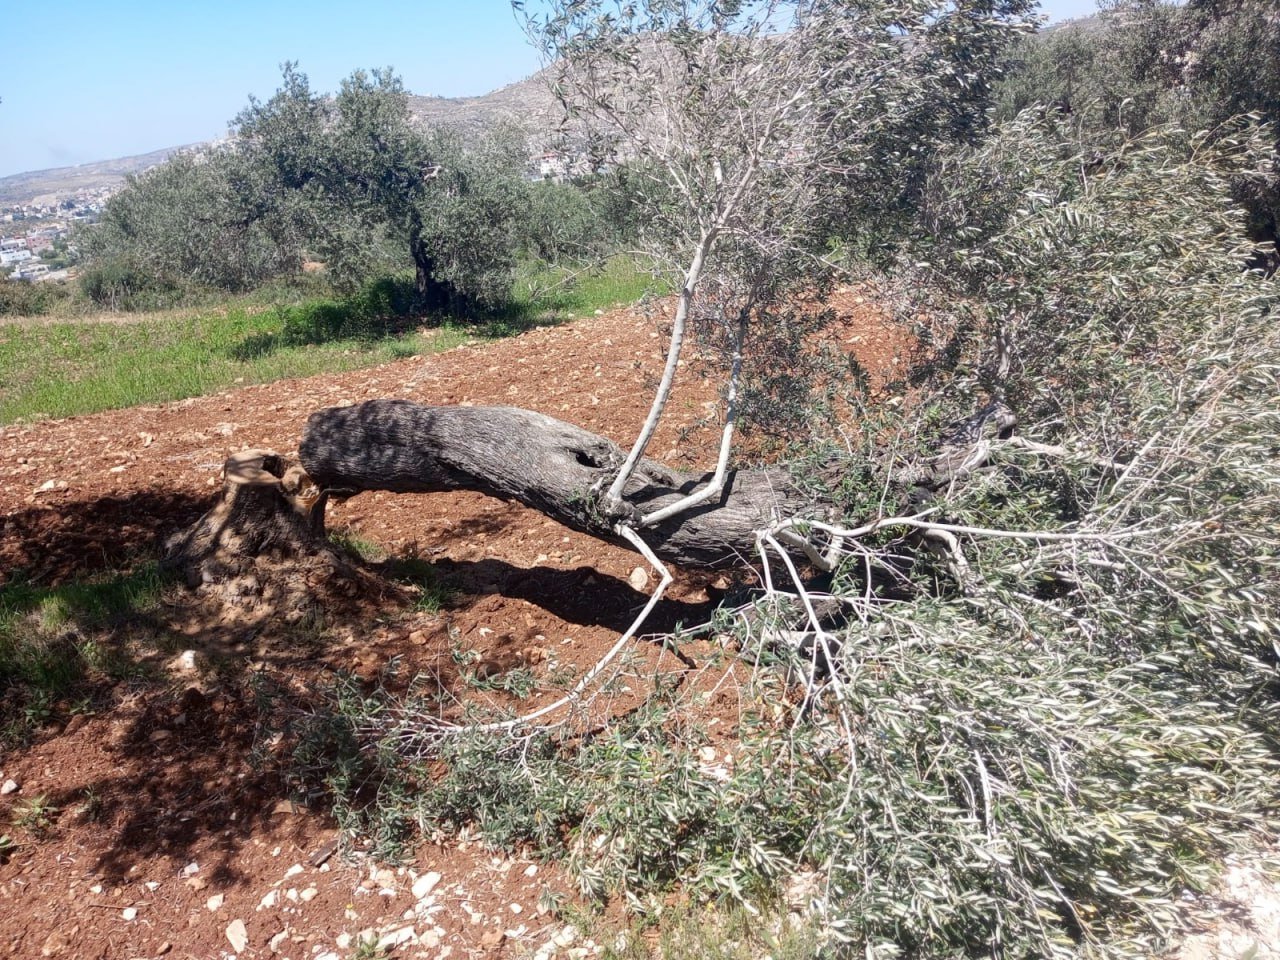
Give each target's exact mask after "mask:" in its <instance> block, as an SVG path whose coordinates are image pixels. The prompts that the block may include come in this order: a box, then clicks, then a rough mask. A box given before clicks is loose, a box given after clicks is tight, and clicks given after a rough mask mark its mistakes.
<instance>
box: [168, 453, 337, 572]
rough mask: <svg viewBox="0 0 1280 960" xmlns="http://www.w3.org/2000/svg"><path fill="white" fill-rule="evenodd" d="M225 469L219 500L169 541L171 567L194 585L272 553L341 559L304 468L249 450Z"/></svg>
mask: <svg viewBox="0 0 1280 960" xmlns="http://www.w3.org/2000/svg"><path fill="white" fill-rule="evenodd" d="M224 472H225V477H226V479H225V482H224V484H223V489H222V499H221V500H220V501H219V502H218V504H217V505H216V506H215V507H214V508H213V509H212V510H210V511H209V512H208V513H206V514H205V515H204V516H202V517H201V518H200V519H199V520H197V521H196V522H195V523H194V524H192V525H191V526H190V527H188V528H187V529H186V530H183V531H181V532H180V533H177V534H175V535H174V536H172V537H170V538H169V540H168V542H167V543H166V544H165V564H166V566H168V567H169V568H170V569H174V570H177V571H179V572H181V574H182V576H183V578H184V579H185V580H186V581H187V584H188V585H189V586H191V587H198V586H200V585H201V584H208V583H221V582H224V581H226V580H228V579H230V578H232V577H235V576H237V575H238V574H240V573H241V572H243V571H244V570H245V569H247V567H248V565H250V564H252V563H253V561H254V560H255V559H256V558H258V557H261V556H270V555H273V554H274V555H275V556H277V557H278V558H280V559H283V558H284V557H308V556H310V557H320V556H323V557H324V558H325V559H326V560H330V561H333V562H335V563H342V561H341V559H340V558H339V557H338V556H337V554H335V553H334V551H333V550H332V548H331V547H330V546H329V545H328V543H327V542H326V540H325V538H324V528H323V523H322V522H321V521H320V520H319V519H317V518H318V517H319V518H322V517H323V510H324V503H323V499H322V498H319V499H318V498H316V497H315V496H314V485H313V484H312V483H311V481H310V480H309V479H308V478H307V475H306V474H305V472H303V470H302V468H301V467H298V466H296V465H293V466H289V465H287V464H286V462H285V460H284V459H283V458H282V457H280V456H279V455H278V454H276V453H273V452H271V451H270V450H244V451H242V452H240V453H237V454H233V455H232V456H231V457H229V458H228V459H227V461H226V464H225V466H224ZM317 508H318V509H317Z"/></svg>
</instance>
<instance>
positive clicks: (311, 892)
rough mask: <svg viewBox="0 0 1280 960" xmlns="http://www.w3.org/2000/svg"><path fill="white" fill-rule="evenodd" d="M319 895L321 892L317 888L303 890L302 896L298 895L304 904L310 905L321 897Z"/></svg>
mask: <svg viewBox="0 0 1280 960" xmlns="http://www.w3.org/2000/svg"><path fill="white" fill-rule="evenodd" d="M319 893H320V891H319V890H317V889H316V888H315V887H307V889H305V890H303V891H302V892H301V893H300V894H298V896H300V897H301V898H302V902H303V903H310V902H311V901H312V900H314V899H315V898H316V897H317V896H318V895H319Z"/></svg>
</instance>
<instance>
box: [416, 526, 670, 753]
mask: <svg viewBox="0 0 1280 960" xmlns="http://www.w3.org/2000/svg"><path fill="white" fill-rule="evenodd" d="M614 529H615V532H616V533H617V534H618V536H620V537H622V538H623V539H625V540H627V541H629V542H630V543H631V544H632V545H633V546H634V547H635V548H636V550H638V551H639V552H640V554H641V555H642V556H643V557H644V558H645V559H646V560H648V561H649V563H650V565H652V567H653V569H654V570H655V571H656V572H657V574H658V585H657V587H656V588H654V591H653V593H652V594H651V595H650V597H649V601H648V603H646V604H645V605H644V608H643V609H642V610H641V611H640V612H639V613H638V614H637V615H636V618H635V619H634V620H632V621H631V625H630V626H628V627H627V629H626V630H625V631H623V633H622V635H621V636H620V637H618V639H617V640H616V641H615V642H614V644H613V646H612V647H610V648H609V650H608V651H607V652H606V653H605V655H604V656H603V657H601V658H600V659H599V660H597V661H596V662H595V664H594V665H593V666H592V667H591V669H590V670H588V671H587V672H586V673H585V674H583V676H582V679H581V680H579V681H578V683H577V685H576V686H574V688H573V689H572V690H570V691H569V692H568V693H566V694H565V695H564V696H563V697H561V698H560V699H559V700H556V701H555V702H554V703H548V704H547V705H546V706H543V707H539V708H538V709H537V710H534V711H532V712H530V713H525V714H521V715H520V716H518V717H512V718H511V719H509V720H499V721H496V722H494V723H480V724H454V723H440V724H438V725H435V726H433V728H432V729H431V730H430V731H429V733H431V734H436V735H441V736H443V735H448V734H455V735H456V734H464V733H467V734H471V733H510V732H511V731H513V730H516V729H518V728H520V727H528V726H530V725H532V724H534V723H536V722H537V721H539V720H541V719H543V718H544V717H547V716H550V715H551V714H553V713H556V712H557V711H559V710H562V709H564V708H565V707H568V706H572V705H573V704H576V703H578V702H579V701H580V700H581V699H582V696H583V694H585V693H586V692H587V691H588V690H589V689H590V688H591V686H592V684H594V683H595V681H596V679H597V678H598V677H599V676H600V674H601V673H603V672H604V670H605V668H606V667H608V666H609V664H610V663H612V662H613V661H614V660H615V659H616V658H617V656H618V654H620V653H621V652H622V650H623V648H624V647H626V645H627V644H628V643H630V642H631V641H632V640H633V639H635V636H636V634H638V633H639V632H640V628H641V627H642V626H644V623H645V621H646V620H648V619H649V615H650V614H651V613H653V608H654V607H656V606H657V605H658V601H659V600H661V599H662V596H663V594H665V593H666V591H667V587H669V586H670V585H671V582H672V579H673V578H672V576H671V571H670V570H668V569H667V566H666V564H664V563H663V562H662V561H661V560H659V559H658V557H657V556H656V555H655V554H654V552H653V551H652V550H651V549H650V548H649V545H648V544H647V543H645V542H644V539H643V538H642V537H641V536H640V534H638V533H636V532H635V531H634V530H632V529H631V528H630V527H628V526H625V525H623V524H618V526H617V527H615V528H614ZM414 723H415V726H416V725H419V724H420V723H421V720H420V718H414ZM544 726H554V724H549V725H544Z"/></svg>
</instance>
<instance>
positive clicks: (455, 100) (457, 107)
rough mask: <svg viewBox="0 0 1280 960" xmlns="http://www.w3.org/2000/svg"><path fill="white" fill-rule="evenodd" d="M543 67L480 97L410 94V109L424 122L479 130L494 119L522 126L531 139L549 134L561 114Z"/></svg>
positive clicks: (537, 138) (490, 124)
mask: <svg viewBox="0 0 1280 960" xmlns="http://www.w3.org/2000/svg"><path fill="white" fill-rule="evenodd" d="M545 73H546V71H545V70H544V71H541V72H539V73H535V74H534V75H533V76H532V77H529V78H528V79H526V80H521V81H520V82H519V83H513V84H510V85H508V86H505V87H502V88H501V89H499V90H494V91H493V92H492V93H486V94H485V95H484V96H481V97H416V96H410V97H409V111H410V112H411V113H412V114H413V116H414V119H416V120H418V121H419V122H420V123H423V124H425V125H427V126H441V127H453V128H455V129H458V130H463V131H466V130H479V129H483V128H484V127H488V126H493V125H494V124H496V123H509V124H513V125H515V126H517V127H520V128H521V129H523V130H524V131H525V132H526V133H527V134H528V135H529V136H530V137H531V138H532V139H533V140H535V141H541V140H543V139H546V138H549V136H550V134H551V132H552V131H553V130H554V129H555V127H556V124H557V122H558V121H559V117H560V106H559V104H557V103H556V99H555V97H554V96H552V94H551V89H550V86H549V84H548V83H547V79H546V77H545Z"/></svg>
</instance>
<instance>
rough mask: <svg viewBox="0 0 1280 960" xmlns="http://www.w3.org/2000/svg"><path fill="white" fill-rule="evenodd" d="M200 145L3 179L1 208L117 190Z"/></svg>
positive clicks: (17, 174) (167, 148)
mask: <svg viewBox="0 0 1280 960" xmlns="http://www.w3.org/2000/svg"><path fill="white" fill-rule="evenodd" d="M193 146H198V144H186V145H183V146H180V147H166V148H165V149H163V150H153V151H152V152H151V153H143V154H139V155H138V156H136V157H120V158H118V159H116V160H99V161H98V162H96V163H82V164H80V165H79V166H75V167H55V168H53V169H52V170H32V171H30V172H28V173H15V174H13V175H12V176H8V177H0V207H7V206H13V205H14V204H20V203H49V202H52V201H53V200H54V199H62V198H64V197H68V196H70V195H72V194H75V193H80V192H82V191H87V190H101V189H103V188H108V187H115V186H118V185H119V184H120V183H122V182H123V181H124V178H125V177H127V176H128V175H129V174H131V173H141V172H142V171H143V170H149V169H150V168H151V167H154V166H156V165H157V164H160V163H164V161H166V160H168V159H169V157H171V156H173V155H174V154H175V153H178V152H180V151H182V150H186V149H189V148H190V147H193Z"/></svg>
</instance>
